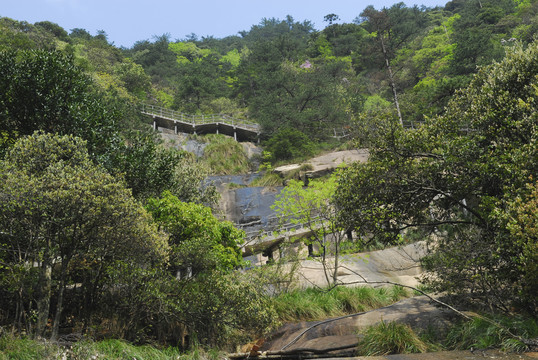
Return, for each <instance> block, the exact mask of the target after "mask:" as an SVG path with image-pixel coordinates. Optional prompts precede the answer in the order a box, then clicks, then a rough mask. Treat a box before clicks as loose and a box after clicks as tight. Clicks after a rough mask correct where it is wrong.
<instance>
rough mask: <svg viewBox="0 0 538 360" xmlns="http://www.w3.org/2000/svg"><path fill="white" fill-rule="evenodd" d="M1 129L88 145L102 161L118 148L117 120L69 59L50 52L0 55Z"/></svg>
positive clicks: (95, 156) (93, 154)
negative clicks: (41, 133) (58, 136)
mask: <svg viewBox="0 0 538 360" xmlns="http://www.w3.org/2000/svg"><path fill="white" fill-rule="evenodd" d="M0 74H1V75H0V103H1V104H2V110H1V111H0V128H1V129H3V130H4V131H9V132H10V134H14V133H17V134H18V135H19V136H21V135H30V134H32V133H33V132H34V131H37V130H43V131H47V132H55V133H59V134H72V135H75V136H78V137H81V138H83V139H85V140H86V141H87V142H88V148H89V151H90V154H91V155H92V157H94V158H103V159H102V161H105V158H106V157H107V156H108V155H109V154H110V152H111V151H113V150H114V149H115V148H116V146H117V144H118V142H119V138H118V131H117V129H116V122H117V120H118V114H117V113H115V112H114V111H113V110H112V109H110V108H108V107H107V106H106V104H105V103H104V101H102V98H100V95H99V94H98V93H97V92H95V91H94V90H92V85H91V80H90V78H89V77H88V76H87V75H86V74H84V73H83V72H82V71H81V69H80V68H78V67H77V66H75V65H74V63H73V59H72V58H71V57H69V56H65V55H64V54H62V53H60V52H58V51H55V52H48V51H3V52H0Z"/></svg>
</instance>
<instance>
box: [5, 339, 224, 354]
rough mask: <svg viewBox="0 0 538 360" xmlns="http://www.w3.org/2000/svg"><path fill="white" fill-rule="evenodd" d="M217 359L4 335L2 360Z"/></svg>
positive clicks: (113, 342) (109, 343) (111, 342)
mask: <svg viewBox="0 0 538 360" xmlns="http://www.w3.org/2000/svg"><path fill="white" fill-rule="evenodd" d="M8 359H9V360H34V359H44V360H56V359H66V360H75V359H76V360H95V359H107V360H127V359H128V360H172V359H173V360H217V359H222V353H221V352H219V351H217V350H203V349H201V348H199V347H196V348H194V349H192V350H191V351H189V352H185V353H180V352H179V350H178V349H177V348H173V347H168V348H158V347H154V346H151V345H142V346H139V345H132V344H130V343H128V342H126V341H123V340H117V339H108V340H102V341H92V340H82V341H79V342H77V343H75V344H74V345H73V346H72V347H71V348H65V347H62V346H59V345H57V344H54V343H50V342H45V341H38V340H31V339H27V338H21V337H16V336H14V335H11V334H4V335H2V336H0V360H8Z"/></svg>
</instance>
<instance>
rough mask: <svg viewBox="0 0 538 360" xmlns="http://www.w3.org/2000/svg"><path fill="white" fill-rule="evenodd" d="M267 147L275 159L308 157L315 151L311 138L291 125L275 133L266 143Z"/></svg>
mask: <svg viewBox="0 0 538 360" xmlns="http://www.w3.org/2000/svg"><path fill="white" fill-rule="evenodd" d="M265 148H266V149H267V150H268V151H270V152H271V154H272V156H273V159H272V160H273V161H278V160H290V159H297V158H306V157H308V156H310V155H312V153H313V144H312V142H311V140H310V138H309V137H308V136H307V135H306V134H304V133H302V132H301V131H299V130H297V129H294V128H289V127H286V128H284V129H281V130H279V131H278V132H277V133H275V134H274V135H273V136H272V137H271V139H270V140H269V141H267V142H266V143H265Z"/></svg>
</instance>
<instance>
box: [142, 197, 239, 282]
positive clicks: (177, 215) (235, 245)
mask: <svg viewBox="0 0 538 360" xmlns="http://www.w3.org/2000/svg"><path fill="white" fill-rule="evenodd" d="M147 209H148V211H149V212H150V213H151V214H152V216H153V219H154V220H155V222H156V223H157V225H158V226H159V227H160V228H161V229H162V230H164V231H166V232H167V233H168V234H169V244H170V246H172V248H171V253H170V263H171V267H172V268H173V269H174V270H175V269H177V270H180V269H187V268H189V269H190V270H191V271H192V274H193V276H196V275H197V274H199V273H203V272H204V271H207V270H213V269H219V270H231V269H233V268H235V267H237V266H240V265H241V264H242V257H241V252H240V249H239V245H240V244H241V242H242V240H243V232H242V231H240V230H238V229H236V228H234V227H233V225H232V224H231V223H229V222H220V221H218V220H217V218H215V217H214V216H213V214H212V213H211V209H210V208H208V207H205V206H203V205H198V204H194V203H185V202H181V201H179V199H178V198H177V197H175V196H174V195H172V193H170V192H169V191H165V192H164V193H163V194H162V196H161V197H160V198H158V199H155V198H152V199H149V200H148V203H147Z"/></svg>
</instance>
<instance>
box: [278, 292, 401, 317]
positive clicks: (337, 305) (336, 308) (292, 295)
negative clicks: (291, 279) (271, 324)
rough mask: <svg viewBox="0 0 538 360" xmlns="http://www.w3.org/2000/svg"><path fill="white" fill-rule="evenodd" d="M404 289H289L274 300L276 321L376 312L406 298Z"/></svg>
mask: <svg viewBox="0 0 538 360" xmlns="http://www.w3.org/2000/svg"><path fill="white" fill-rule="evenodd" d="M407 296H408V294H407V291H405V289H403V288H401V287H399V286H395V287H391V288H376V289H374V288H370V287H337V288H334V289H332V290H330V291H326V290H319V289H313V288H309V289H301V290H292V291H290V292H287V293H283V294H280V295H279V296H277V297H276V298H275V299H274V306H275V310H276V313H277V314H279V321H283V322H286V321H292V322H293V321H313V320H320V319H325V318H328V317H336V316H343V315H347V314H354V313H359V312H363V311H368V310H373V309H377V308H380V307H383V306H387V305H390V304H393V303H394V302H396V301H398V300H400V299H403V298H405V297H407Z"/></svg>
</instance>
